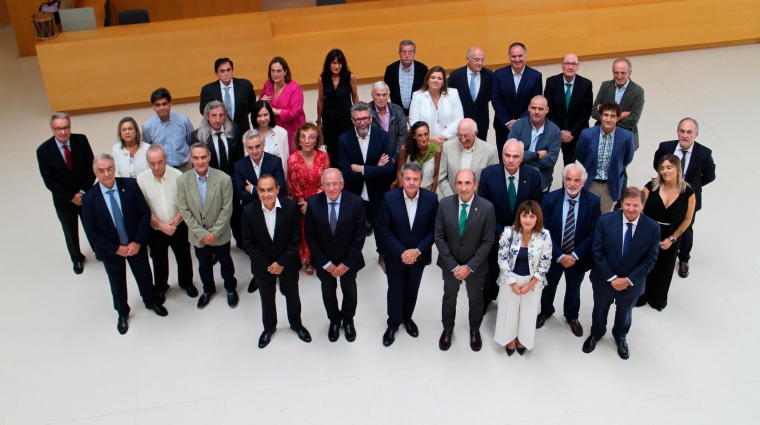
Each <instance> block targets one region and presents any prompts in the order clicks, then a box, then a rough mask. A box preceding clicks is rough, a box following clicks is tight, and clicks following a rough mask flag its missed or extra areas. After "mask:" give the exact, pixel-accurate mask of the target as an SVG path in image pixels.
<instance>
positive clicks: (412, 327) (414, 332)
mask: <svg viewBox="0 0 760 425" xmlns="http://www.w3.org/2000/svg"><path fill="white" fill-rule="evenodd" d="M401 323H403V324H404V327H405V328H406V333H408V334H409V336H411V337H412V338H417V337H418V336H420V330H419V329H418V328H417V324H416V323H414V320H412V319H409V320H402V321H401Z"/></svg>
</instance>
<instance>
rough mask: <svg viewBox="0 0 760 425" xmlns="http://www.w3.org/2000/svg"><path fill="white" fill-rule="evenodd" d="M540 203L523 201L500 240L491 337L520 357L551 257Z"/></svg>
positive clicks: (531, 334)
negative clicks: (493, 325)
mask: <svg viewBox="0 0 760 425" xmlns="http://www.w3.org/2000/svg"><path fill="white" fill-rule="evenodd" d="M543 222H544V219H543V214H541V205H539V204H538V202H536V201H530V200H529V201H525V202H523V203H522V204H520V206H519V207H518V208H517V215H516V219H515V223H514V225H512V226H507V227H505V228H504V233H502V235H501V239H499V269H500V272H499V277H498V279H497V280H496V283H498V285H499V286H501V287H503V286H505V285H508V286H509V288H501V289H500V290H499V299H498V302H499V309H498V311H497V313H496V331H495V332H494V336H493V340H494V341H496V342H497V343H498V344H500V345H503V346H505V347H506V349H507V355H509V356H511V355H512V354H514V352H515V349H517V352H518V353H519V354H520V355H521V356H522V355H523V354H524V353H525V349H526V348H527V349H528V350H531V349H533V341H534V339H535V336H536V316H537V315H538V308H539V306H540V305H541V290H542V289H543V288H544V286H546V272H548V271H549V266H550V265H551V260H552V240H551V238H550V237H549V231H548V230H546V229H544V225H543Z"/></svg>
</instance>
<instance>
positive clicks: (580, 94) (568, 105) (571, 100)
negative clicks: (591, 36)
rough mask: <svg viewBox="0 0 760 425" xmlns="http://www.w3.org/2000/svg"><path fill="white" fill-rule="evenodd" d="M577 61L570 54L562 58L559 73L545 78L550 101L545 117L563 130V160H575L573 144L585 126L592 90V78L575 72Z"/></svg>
mask: <svg viewBox="0 0 760 425" xmlns="http://www.w3.org/2000/svg"><path fill="white" fill-rule="evenodd" d="M579 66H580V61H579V60H578V56H575V55H574V54H572V53H570V54H567V55H565V57H564V58H562V73H561V74H557V75H554V76H551V77H549V78H547V79H546V88H544V97H545V98H546V100H548V101H549V114H548V115H547V116H546V118H548V119H549V121H551V122H553V123H554V124H556V125H557V127H559V128H560V129H561V130H562V133H561V138H562V161H563V162H564V164H565V165H568V164H572V163H573V162H575V145H576V143H577V141H578V137H580V135H581V130H583V129H584V128H588V120H589V118H590V117H591V105H592V104H593V102H594V92H593V88H592V84H591V81H590V80H588V79H586V78H583V77H581V76H580V75H578V67H579Z"/></svg>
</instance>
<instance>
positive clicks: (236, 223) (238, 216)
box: [230, 176, 243, 248]
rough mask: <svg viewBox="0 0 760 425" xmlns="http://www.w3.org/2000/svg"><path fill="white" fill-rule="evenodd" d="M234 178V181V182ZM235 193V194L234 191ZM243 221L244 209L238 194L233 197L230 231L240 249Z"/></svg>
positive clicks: (241, 245)
mask: <svg viewBox="0 0 760 425" xmlns="http://www.w3.org/2000/svg"><path fill="white" fill-rule="evenodd" d="M234 178H235V177H234V176H232V179H233V181H234ZM233 192H235V191H234V190H233ZM242 219H243V207H242V206H241V205H240V198H238V196H237V194H234V193H233V195H232V215H231V216H230V229H231V230H232V237H233V238H235V244H237V246H238V247H240V248H242V247H243V230H242V227H241V226H242V224H241V220H242Z"/></svg>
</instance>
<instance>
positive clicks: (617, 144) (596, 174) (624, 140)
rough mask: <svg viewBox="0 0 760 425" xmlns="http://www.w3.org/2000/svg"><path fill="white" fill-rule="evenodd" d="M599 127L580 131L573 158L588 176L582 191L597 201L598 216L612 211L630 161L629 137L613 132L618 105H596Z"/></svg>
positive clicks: (630, 136)
mask: <svg viewBox="0 0 760 425" xmlns="http://www.w3.org/2000/svg"><path fill="white" fill-rule="evenodd" d="M599 113H600V114H601V117H602V125H601V126H598V127H592V128H587V129H585V130H583V131H581V137H580V138H579V139H578V146H577V147H576V149H575V157H576V159H577V161H578V162H580V163H581V164H583V167H584V168H586V171H587V172H588V175H589V176H591V177H592V179H589V180H588V181H587V182H586V189H588V190H589V191H591V193H593V194H594V195H597V196H598V197H599V198H601V202H600V204H601V208H602V214H604V213H608V212H610V211H612V207H613V206H614V205H615V203H616V202H617V201H618V200H619V199H620V191H621V190H622V189H623V185H624V178H625V167H627V166H628V164H630V163H631V161H633V153H634V151H635V150H636V149H635V148H634V146H633V133H631V132H630V131H628V130H625V129H623V128H617V121H618V117H619V116H620V105H618V104H617V103H615V102H613V101H606V102H602V103H601V104H600V105H599Z"/></svg>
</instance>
